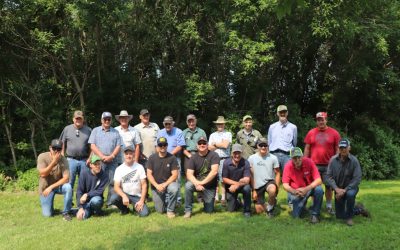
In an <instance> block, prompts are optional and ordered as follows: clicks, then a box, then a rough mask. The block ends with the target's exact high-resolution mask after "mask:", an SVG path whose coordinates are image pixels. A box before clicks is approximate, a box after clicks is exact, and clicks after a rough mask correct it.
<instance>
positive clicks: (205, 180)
mask: <svg viewBox="0 0 400 250" xmlns="http://www.w3.org/2000/svg"><path fill="white" fill-rule="evenodd" d="M218 165H219V157H218V154H217V153H215V152H213V151H210V150H208V147H207V138H206V137H200V138H199V139H198V140H197V153H196V154H194V155H193V156H192V157H191V158H190V160H189V164H188V166H187V170H186V178H187V181H186V184H185V215H184V218H190V217H191V216H192V208H193V192H195V191H196V192H201V193H202V197H203V205H204V212H206V213H212V212H213V211H214V197H215V191H216V188H217V184H218V179H217V174H218Z"/></svg>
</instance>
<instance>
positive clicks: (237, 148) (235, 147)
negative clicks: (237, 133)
mask: <svg viewBox="0 0 400 250" xmlns="http://www.w3.org/2000/svg"><path fill="white" fill-rule="evenodd" d="M233 152H243V151H242V145H240V144H237V143H235V144H233V145H232V153H233Z"/></svg>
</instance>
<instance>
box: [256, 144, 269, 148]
mask: <svg viewBox="0 0 400 250" xmlns="http://www.w3.org/2000/svg"><path fill="white" fill-rule="evenodd" d="M258 146H259V147H260V148H268V144H264V143H262V144H259V145H258Z"/></svg>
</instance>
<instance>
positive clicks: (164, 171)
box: [147, 137, 179, 218]
mask: <svg viewBox="0 0 400 250" xmlns="http://www.w3.org/2000/svg"><path fill="white" fill-rule="evenodd" d="M157 147H158V150H157V151H158V153H154V154H152V155H151V156H150V158H149V160H148V162H147V178H148V180H149V182H150V183H151V190H152V193H153V201H154V206H155V209H156V211H157V212H158V213H164V212H165V211H166V212H167V217H168V218H175V206H176V200H177V198H178V192H179V184H178V183H177V182H176V179H177V178H178V170H179V166H178V161H177V160H176V157H175V156H174V155H172V154H170V153H168V152H167V147H168V142H167V138H165V137H160V138H158V140H157ZM167 194H168V201H166V196H167Z"/></svg>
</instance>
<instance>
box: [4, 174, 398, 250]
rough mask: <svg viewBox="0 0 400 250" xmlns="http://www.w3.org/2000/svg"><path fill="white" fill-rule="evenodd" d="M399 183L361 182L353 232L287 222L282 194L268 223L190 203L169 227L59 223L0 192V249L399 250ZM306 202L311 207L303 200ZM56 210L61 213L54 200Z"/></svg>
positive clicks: (31, 200) (115, 217)
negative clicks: (186, 214)
mask: <svg viewBox="0 0 400 250" xmlns="http://www.w3.org/2000/svg"><path fill="white" fill-rule="evenodd" d="M399 194H400V181H364V182H363V183H362V185H361V188H360V192H359V194H358V197H357V201H360V202H363V203H364V205H365V206H366V207H367V208H368V209H369V210H370V211H371V213H372V216H373V217H372V219H366V218H363V217H358V216H357V217H356V218H355V220H354V222H355V225H354V226H353V227H348V226H346V225H345V224H343V222H341V221H337V220H336V219H334V218H331V217H330V216H329V215H327V214H326V213H325V212H324V213H323V214H322V222H321V223H320V224H317V225H311V224H310V223H309V222H308V218H305V219H292V218H291V217H289V214H288V211H287V206H286V205H284V204H285V199H286V193H285V192H284V191H281V193H280V195H279V204H281V207H282V208H281V209H280V213H279V215H278V216H277V217H276V218H274V219H267V218H266V217H265V216H262V215H254V216H252V217H251V218H250V219H245V218H243V216H242V214H241V213H240V212H238V213H228V212H224V211H223V209H222V207H221V206H220V205H217V210H218V211H217V212H216V213H214V214H212V215H207V214H204V213H202V212H201V206H200V205H199V204H195V209H194V215H193V217H192V218H191V219H189V220H185V219H183V217H182V215H183V208H179V210H178V211H179V216H178V217H176V218H175V219H172V220H169V219H167V218H166V216H165V215H160V214H157V213H155V212H154V207H153V204H152V203H150V204H149V205H150V208H151V211H152V213H151V214H150V216H149V217H146V218H139V217H137V216H133V215H126V216H121V215H119V213H118V212H116V211H115V212H112V211H110V210H107V213H108V215H107V216H104V217H92V218H90V219H89V220H87V221H83V222H81V221H77V220H76V219H75V218H74V219H73V221H71V222H65V221H63V220H62V219H61V216H60V215H57V216H55V217H52V218H43V217H42V216H41V209H40V203H39V198H38V194H37V193H36V192H26V193H9V192H2V193H0V204H1V206H0V207H1V209H0V223H1V224H0V249H267V248H269V249H317V248H318V249H381V248H382V249H398V248H399V247H400V240H399V235H398V233H399V232H400V231H399V230H400V219H399V218H398V214H399V212H400V205H399V204H400V195H399ZM309 202H310V201H309ZM55 208H58V209H61V208H62V196H59V195H57V196H56V201H55Z"/></svg>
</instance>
